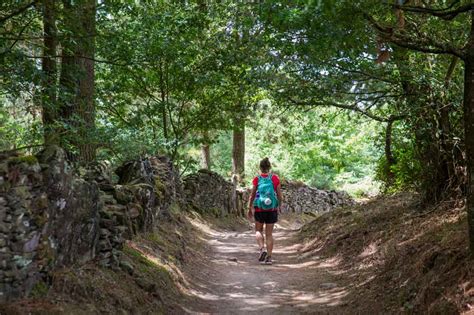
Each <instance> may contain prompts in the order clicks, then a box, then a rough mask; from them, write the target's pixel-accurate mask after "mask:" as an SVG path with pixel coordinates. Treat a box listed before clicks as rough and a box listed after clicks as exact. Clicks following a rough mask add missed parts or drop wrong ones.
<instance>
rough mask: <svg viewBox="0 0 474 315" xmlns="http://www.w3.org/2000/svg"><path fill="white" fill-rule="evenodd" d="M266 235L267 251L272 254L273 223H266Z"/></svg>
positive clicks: (269, 254)
mask: <svg viewBox="0 0 474 315" xmlns="http://www.w3.org/2000/svg"><path fill="white" fill-rule="evenodd" d="M265 237H266V238H267V253H268V256H271V255H272V251H273V224H265Z"/></svg>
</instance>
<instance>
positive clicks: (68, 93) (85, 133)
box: [58, 0, 97, 162]
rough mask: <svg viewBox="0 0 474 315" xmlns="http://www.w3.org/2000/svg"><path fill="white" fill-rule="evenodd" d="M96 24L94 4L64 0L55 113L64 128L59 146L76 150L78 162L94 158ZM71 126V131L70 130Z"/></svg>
mask: <svg viewBox="0 0 474 315" xmlns="http://www.w3.org/2000/svg"><path fill="white" fill-rule="evenodd" d="M95 21H96V1H95V0H82V1H70V0H64V1H63V20H62V23H63V26H64V32H65V34H66V36H64V37H63V39H62V41H61V45H62V56H61V77H60V84H61V94H62V95H61V97H60V99H59V102H58V107H59V109H58V112H59V116H60V119H61V120H62V123H63V125H64V126H66V128H63V130H62V134H63V138H62V143H63V145H65V146H68V145H72V147H73V148H75V149H77V150H78V159H79V160H80V161H82V162H90V161H93V160H94V159H95V154H96V146H97V145H96V143H94V140H93V134H94V130H95V113H96V110H95V99H94V90H95V72H94V57H95V35H96V34H95ZM71 127H72V128H71Z"/></svg>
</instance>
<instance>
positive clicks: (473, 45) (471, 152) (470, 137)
mask: <svg viewBox="0 0 474 315" xmlns="http://www.w3.org/2000/svg"><path fill="white" fill-rule="evenodd" d="M471 17H472V22H471V35H470V37H469V43H468V45H467V47H466V52H467V54H466V56H465V60H464V104H463V108H464V139H465V140H464V141H465V145H466V157H467V200H466V210H467V220H468V225H469V248H470V250H471V255H473V256H474V12H473V13H472V14H471Z"/></svg>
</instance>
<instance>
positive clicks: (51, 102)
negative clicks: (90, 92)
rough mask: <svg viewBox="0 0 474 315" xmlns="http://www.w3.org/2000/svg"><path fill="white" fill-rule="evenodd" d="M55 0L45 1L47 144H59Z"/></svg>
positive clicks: (43, 105) (44, 73)
mask: <svg viewBox="0 0 474 315" xmlns="http://www.w3.org/2000/svg"><path fill="white" fill-rule="evenodd" d="M54 3H55V1H54V0H44V1H43V42H44V43H43V45H44V47H43V60H42V65H41V67H42V70H43V77H44V78H43V81H42V99H41V104H42V119H43V128H44V135H43V136H44V143H45V145H51V144H59V137H58V132H57V130H55V129H56V128H55V123H56V121H57V108H56V105H57V104H56V87H57V84H56V83H57V82H56V80H57V65H56V59H55V58H56V57H55V56H56V49H57V37H56V35H57V29H56V8H55V5H54Z"/></svg>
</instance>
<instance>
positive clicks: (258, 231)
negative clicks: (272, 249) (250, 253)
mask: <svg viewBox="0 0 474 315" xmlns="http://www.w3.org/2000/svg"><path fill="white" fill-rule="evenodd" d="M255 237H256V239H257V244H258V247H259V248H260V249H262V248H263V247H264V246H265V238H264V237H263V223H260V222H255Z"/></svg>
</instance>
